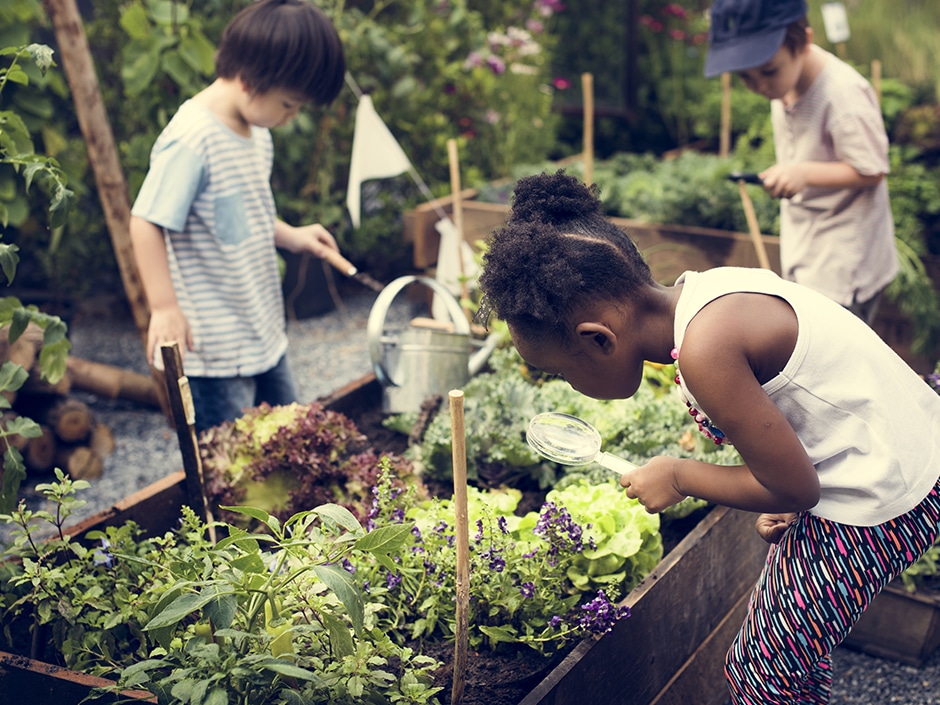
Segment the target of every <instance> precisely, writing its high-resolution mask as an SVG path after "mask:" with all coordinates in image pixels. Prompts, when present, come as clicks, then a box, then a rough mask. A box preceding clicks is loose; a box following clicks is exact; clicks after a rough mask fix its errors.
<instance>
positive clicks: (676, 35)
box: [669, 29, 685, 42]
mask: <svg viewBox="0 0 940 705" xmlns="http://www.w3.org/2000/svg"><path fill="white" fill-rule="evenodd" d="M669 36H670V37H672V38H673V39H675V40H676V41H677V42H684V41H685V32H683V31H682V30H681V29H670V30H669Z"/></svg>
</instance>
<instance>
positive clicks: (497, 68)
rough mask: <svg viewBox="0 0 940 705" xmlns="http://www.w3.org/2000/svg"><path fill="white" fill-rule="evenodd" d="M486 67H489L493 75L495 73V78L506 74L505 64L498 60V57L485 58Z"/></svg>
mask: <svg viewBox="0 0 940 705" xmlns="http://www.w3.org/2000/svg"><path fill="white" fill-rule="evenodd" d="M486 65H487V66H489V67H490V69H491V70H492V71H493V73H495V74H496V75H497V76H500V75H502V74H504V73H506V62H505V61H503V60H502V59H500V58H499V57H498V56H489V57H487V59H486Z"/></svg>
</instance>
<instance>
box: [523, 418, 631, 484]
mask: <svg viewBox="0 0 940 705" xmlns="http://www.w3.org/2000/svg"><path fill="white" fill-rule="evenodd" d="M525 439H526V442H527V443H528V444H529V446H530V447H531V448H532V450H534V451H535V452H537V453H538V454H539V455H543V456H545V457H546V458H548V459H549V460H554V461H555V462H556V463H561V464H562V465H587V464H588V463H590V462H596V463H598V464H599V465H602V466H604V467H605V468H607V469H609V470H613V471H614V472H615V473H617V474H618V475H622V474H623V473H625V472H629V471H630V470H635V469H636V465H634V464H633V463H631V462H629V461H626V460H624V459H623V458H620V457H618V456H616V455H612V454H610V453H606V452H604V451H602V450H601V434H600V433H599V432H598V430H597V429H596V428H594V427H593V426H592V425H591V424H589V423H588V422H587V421H584V420H582V419H579V418H578V417H577V416H571V415H570V414H562V413H561V412H558V411H546V412H545V413H542V414H536V415H535V416H533V417H532V420H531V421H529V428H528V430H527V431H526V435H525Z"/></svg>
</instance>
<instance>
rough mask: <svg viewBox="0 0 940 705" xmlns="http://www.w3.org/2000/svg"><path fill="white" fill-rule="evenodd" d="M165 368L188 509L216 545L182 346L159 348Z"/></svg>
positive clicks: (163, 346) (173, 345)
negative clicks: (207, 531) (184, 369)
mask: <svg viewBox="0 0 940 705" xmlns="http://www.w3.org/2000/svg"><path fill="white" fill-rule="evenodd" d="M160 354H161V355H162V356H163V368H164V370H166V380H167V397H168V398H169V401H170V410H171V411H172V413H173V423H174V424H175V425H176V436H177V438H178V439H179V445H180V454H181V455H182V456H183V470H185V471H186V492H187V495H188V498H189V506H191V507H192V508H193V511H195V512H196V514H198V515H199V517H200V518H201V519H202V520H203V521H205V522H206V523H208V524H209V540H210V541H212V543H215V527H214V526H213V525H212V522H213V518H212V510H211V509H210V507H209V503H208V502H207V501H206V492H205V483H204V481H203V477H202V459H201V458H200V457H199V442H198V440H197V438H196V426H195V424H196V410H195V408H194V406H193V394H192V392H191V391H190V389H189V378H188V377H186V375H184V374H183V358H182V357H181V356H180V349H179V344H178V343H177V342H176V341H174V342H172V343H164V344H163V345H161V346H160Z"/></svg>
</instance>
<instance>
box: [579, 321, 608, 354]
mask: <svg viewBox="0 0 940 705" xmlns="http://www.w3.org/2000/svg"><path fill="white" fill-rule="evenodd" d="M575 331H576V332H577V334H578V338H579V340H581V341H582V343H584V344H585V345H587V346H588V348H589V350H591V349H593V350H595V351H597V350H599V351H600V352H602V353H604V354H605V355H609V354H611V353H612V352H613V351H614V349H615V348H616V347H617V334H616V333H614V331H613V330H611V328H610V326H608V325H606V324H604V323H598V322H597V321H582V322H581V323H579V324H578V327H577V328H576V329H575Z"/></svg>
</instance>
